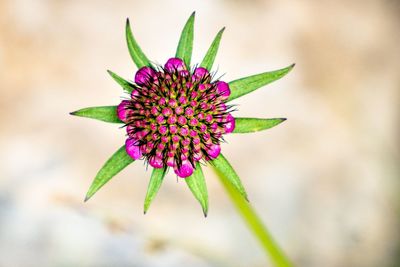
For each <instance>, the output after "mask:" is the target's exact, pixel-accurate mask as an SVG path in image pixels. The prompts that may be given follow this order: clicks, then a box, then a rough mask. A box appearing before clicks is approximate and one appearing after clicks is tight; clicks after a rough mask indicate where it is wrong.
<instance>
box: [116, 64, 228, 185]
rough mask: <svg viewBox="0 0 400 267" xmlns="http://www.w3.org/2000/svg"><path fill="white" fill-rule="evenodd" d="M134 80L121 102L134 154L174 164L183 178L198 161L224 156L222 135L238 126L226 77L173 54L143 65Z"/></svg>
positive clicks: (128, 149)
mask: <svg viewBox="0 0 400 267" xmlns="http://www.w3.org/2000/svg"><path fill="white" fill-rule="evenodd" d="M135 84H136V86H137V87H136V88H135V89H134V90H133V91H132V93H131V94H130V99H129V100H123V101H122V102H121V103H120V104H119V105H118V107H117V115H118V118H119V119H120V120H121V121H123V122H124V123H125V125H126V131H127V139H126V143H125V149H126V152H127V153H128V155H129V156H131V157H132V158H133V159H134V160H138V159H141V158H144V159H145V160H146V161H147V162H148V163H149V164H150V166H152V167H153V168H158V169H161V168H165V167H166V166H168V167H171V168H173V169H174V171H175V173H176V175H177V176H179V177H181V178H186V177H189V176H191V175H192V174H193V170H194V169H195V168H196V162H199V161H200V160H202V159H203V160H204V161H209V160H212V159H215V158H217V157H218V156H219V154H220V151H221V147H220V143H221V141H222V140H223V139H222V138H223V137H222V136H223V135H224V134H227V133H231V132H233V130H234V128H235V119H234V118H233V116H232V115H231V113H230V110H231V107H232V106H229V105H227V104H226V100H227V99H228V97H229V96H230V89H229V85H228V84H227V83H225V82H223V81H219V80H214V79H213V77H212V75H211V74H210V72H209V71H208V70H207V69H205V68H203V67H197V68H194V70H193V71H189V70H188V69H187V68H186V65H185V63H184V62H183V60H182V59H180V58H170V59H169V60H168V61H167V63H165V65H164V67H163V68H161V67H158V68H152V67H148V66H145V67H142V68H140V69H139V70H138V71H137V72H136V75H135Z"/></svg>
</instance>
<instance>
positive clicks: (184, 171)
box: [174, 160, 194, 178]
mask: <svg viewBox="0 0 400 267" xmlns="http://www.w3.org/2000/svg"><path fill="white" fill-rule="evenodd" d="M193 170H194V169H193V166H192V164H191V163H190V162H189V161H188V160H184V161H182V165H181V166H180V168H179V169H178V168H176V167H175V168H174V172H175V174H176V175H178V176H179V177H181V178H187V177H189V176H190V175H192V174H193Z"/></svg>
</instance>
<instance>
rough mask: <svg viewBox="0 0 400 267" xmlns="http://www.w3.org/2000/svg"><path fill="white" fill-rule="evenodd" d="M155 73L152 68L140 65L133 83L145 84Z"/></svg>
mask: <svg viewBox="0 0 400 267" xmlns="http://www.w3.org/2000/svg"><path fill="white" fill-rule="evenodd" d="M155 74H156V73H155V72H154V70H153V69H152V68H150V67H142V68H140V69H139V70H138V71H137V72H136V75H135V83H137V84H138V85H145V84H146V83H148V82H150V81H151V80H152V79H153V78H154V76H155Z"/></svg>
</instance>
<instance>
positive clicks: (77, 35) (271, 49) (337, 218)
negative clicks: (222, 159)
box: [0, 0, 400, 267]
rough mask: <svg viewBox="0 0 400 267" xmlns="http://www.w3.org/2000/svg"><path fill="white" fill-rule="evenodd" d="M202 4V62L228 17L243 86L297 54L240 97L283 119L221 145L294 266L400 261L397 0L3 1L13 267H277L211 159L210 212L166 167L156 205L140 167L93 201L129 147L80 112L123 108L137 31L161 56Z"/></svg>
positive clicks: (257, 110) (1, 52) (253, 111)
mask: <svg viewBox="0 0 400 267" xmlns="http://www.w3.org/2000/svg"><path fill="white" fill-rule="evenodd" d="M194 10H195V11H196V12H197V13H196V24H195V45H194V54H193V60H192V61H193V62H200V60H201V59H202V57H203V55H204V53H205V52H206V50H207V48H208V46H209V45H210V43H211V41H212V39H213V38H214V36H215V34H216V33H217V31H218V30H219V29H220V28H222V27H223V26H226V28H227V29H226V31H225V33H224V36H223V39H222V42H221V46H220V51H219V54H218V56H217V59H216V62H215V65H214V66H215V68H214V69H215V70H216V69H218V70H219V73H221V74H225V76H224V80H226V81H230V80H233V79H236V78H240V77H244V76H247V75H250V74H255V73H259V72H263V71H267V70H275V69H279V68H282V67H286V66H288V65H289V64H291V63H296V67H295V69H294V70H293V71H292V72H291V73H290V74H288V75H287V76H286V77H285V78H283V79H282V80H279V81H277V82H275V83H273V84H270V85H268V86H266V87H264V88H263V89H260V90H258V91H257V92H255V93H253V94H251V95H247V96H244V97H242V98H240V99H238V100H237V101H235V103H236V104H238V109H239V111H238V112H236V113H235V115H236V116H249V117H287V118H288V120H287V121H286V122H285V123H283V124H282V125H280V126H278V127H276V128H273V129H271V130H268V131H265V132H259V133H254V134H251V135H230V136H228V137H227V141H228V143H227V144H225V145H224V146H223V152H224V154H225V156H226V157H227V158H228V159H229V160H230V161H231V162H232V164H233V165H234V166H235V169H236V171H237V172H238V174H239V175H240V176H241V178H242V180H243V183H244V185H245V187H246V188H247V191H248V193H249V197H250V201H251V203H252V204H253V206H254V207H255V209H256V210H257V211H258V213H259V215H260V216H261V217H262V219H263V220H264V222H265V223H266V225H267V226H268V228H269V229H270V231H271V232H272V234H273V235H274V237H275V239H276V240H277V241H278V243H279V244H280V245H281V247H282V248H283V249H284V250H285V251H286V253H287V254H288V255H289V257H290V258H291V259H292V260H293V261H294V262H295V263H296V265H297V266H307V267H320V266H327V267H330V266H332V267H333V266H338V267H341V266H357V267H358V266H363V267H369V266H371V267H372V266H380V267H382V266H383V267H386V266H388V267H394V266H400V243H399V242H400V231H399V230H400V205H399V203H400V202H399V193H400V183H399V179H398V178H399V172H400V170H399V164H398V162H399V157H400V155H399V122H400V120H399V100H400V90H399V87H400V75H399V69H400V53H399V43H400V34H399V26H400V20H399V18H400V16H399V14H400V3H399V2H398V1H396V0H363V1H361V0H353V1H345V0H338V1H313V0H305V1H290V0H280V1H277V0H271V1H267V0H253V1H246V0H202V1H187V0H168V1H157V0H148V1H134V0H132V1H127V0H126V1H106V0H99V1H94V0H89V1H77V0H68V1H67V0H35V1H32V0H0V93H1V97H0V147H1V152H0V266H7V267H8V266H44V267H47V266H140V267H147V266H151V267H153V266H155V267H166V266H174V267H175V266H195V267H197V266H199V267H200V266H235V267H245V266H246V267H248V266H251V267H261V266H270V265H268V264H269V261H268V259H267V258H266V257H265V255H264V254H263V251H262V250H261V249H260V248H259V246H258V243H257V241H256V240H255V239H254V238H253V237H252V236H251V234H250V232H249V231H248V230H247V229H246V227H245V225H244V224H243V222H242V221H241V219H240V217H238V215H237V213H236V211H235V210H234V208H233V207H232V205H231V203H230V202H229V200H228V198H227V196H226V194H225V192H224V190H223V188H222V187H221V186H220V184H219V182H218V180H217V179H216V177H215V176H214V174H213V173H212V172H211V170H210V169H207V170H206V171H205V172H206V177H207V183H208V190H209V196H210V211H209V216H208V217H207V218H204V217H203V215H202V212H201V208H200V206H199V205H198V203H197V202H196V200H195V199H194V198H193V197H192V196H191V193H190V191H189V190H188V188H187V187H186V184H185V183H184V182H183V181H182V180H179V181H178V182H177V181H176V178H175V176H174V175H172V174H169V175H168V176H167V178H166V180H165V181H164V183H163V186H162V188H161V190H160V192H159V194H158V195H157V197H156V199H155V201H154V202H153V204H152V206H151V208H150V211H149V212H148V214H146V215H143V200H144V196H145V192H146V189H147V183H148V181H149V178H150V172H149V171H146V170H145V168H144V166H143V164H142V162H136V163H135V164H132V165H131V166H129V167H128V168H126V169H125V170H123V171H122V172H121V173H120V174H119V175H118V176H116V177H115V178H114V179H112V180H111V181H110V182H109V183H108V184H107V185H106V186H105V187H104V188H102V189H101V190H100V191H99V192H98V193H97V194H96V195H95V196H94V197H93V198H92V199H91V200H90V201H89V202H87V203H83V198H84V196H85V193H86V190H87V189H88V187H89V185H90V184H91V182H92V179H93V178H94V176H95V174H96V172H97V171H98V169H99V168H100V167H101V166H102V164H103V163H104V162H105V161H106V160H107V159H108V157H109V156H110V155H111V154H112V153H113V152H114V151H116V150H117V149H118V148H119V147H120V146H121V144H122V143H123V142H124V134H125V132H124V131H123V130H122V129H119V128H118V126H116V125H113V124H105V123H102V122H98V121H94V120H89V119H84V118H76V117H72V116H70V115H68V113H69V112H70V111H74V110H77V109H79V108H83V107H87V106H101V105H112V104H118V103H119V101H120V99H121V97H123V96H124V95H123V93H122V90H121V89H120V87H119V86H118V85H117V84H116V83H115V82H114V81H112V79H111V78H110V77H109V76H108V74H107V73H106V69H111V70H113V71H115V72H116V73H118V74H119V75H121V76H123V77H125V78H129V79H133V77H134V73H135V71H136V68H135V66H134V64H133V63H132V61H131V59H130V57H129V54H128V50H127V48H126V44H125V39H124V38H125V37H124V24H125V19H126V18H127V17H129V18H130V20H131V24H132V28H133V32H134V34H135V36H136V38H137V40H138V42H139V43H140V45H141V46H142V48H143V50H144V51H145V53H146V54H147V55H148V57H149V58H150V59H152V60H154V61H155V62H158V63H160V64H163V63H164V62H165V61H166V60H167V59H168V58H169V57H171V56H172V55H174V53H175V49H176V45H177V41H178V38H179V34H180V31H181V29H182V27H183V25H184V23H185V22H186V20H187V18H188V17H189V15H190V13H191V12H192V11H194Z"/></svg>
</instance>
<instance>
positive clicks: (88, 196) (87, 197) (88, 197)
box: [83, 194, 92, 202]
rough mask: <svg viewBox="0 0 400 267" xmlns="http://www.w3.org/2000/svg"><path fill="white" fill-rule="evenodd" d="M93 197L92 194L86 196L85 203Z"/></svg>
mask: <svg viewBox="0 0 400 267" xmlns="http://www.w3.org/2000/svg"><path fill="white" fill-rule="evenodd" d="M91 197H92V196H91V195H90V194H87V195H86V196H85V199H84V200H83V202H87V201H88V200H89V199H90V198H91Z"/></svg>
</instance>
